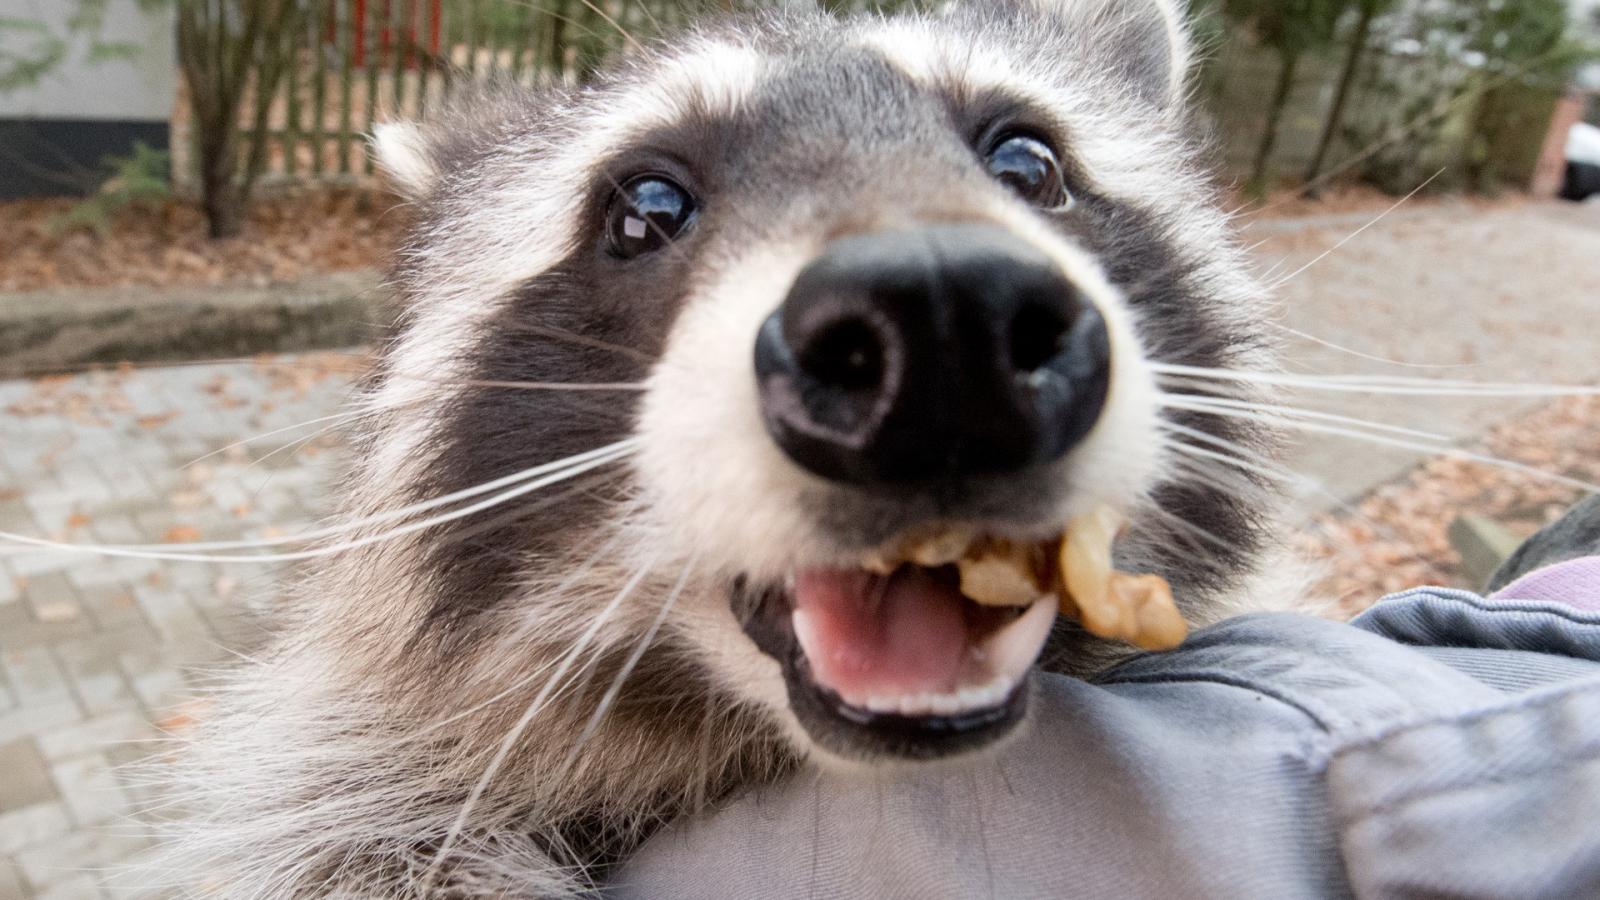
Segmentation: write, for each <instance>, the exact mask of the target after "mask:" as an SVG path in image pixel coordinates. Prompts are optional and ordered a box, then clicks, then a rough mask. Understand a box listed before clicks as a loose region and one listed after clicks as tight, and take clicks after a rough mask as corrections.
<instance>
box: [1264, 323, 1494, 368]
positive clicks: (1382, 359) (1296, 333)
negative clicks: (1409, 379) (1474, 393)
mask: <svg viewBox="0 0 1600 900" xmlns="http://www.w3.org/2000/svg"><path fill="white" fill-rule="evenodd" d="M1266 324H1267V325H1268V326H1270V327H1272V328H1276V329H1277V330H1279V331H1281V332H1283V333H1284V334H1287V335H1290V336H1292V337H1297V338H1299V339H1301V340H1303V341H1310V342H1311V343H1313V344H1317V345H1319V346H1322V347H1327V348H1328V349H1329V350H1336V351H1338V352H1340V353H1345V354H1348V355H1350V356H1354V357H1356V358H1357V359H1364V360H1367V361H1368V362H1377V363H1383V364H1384V365H1388V366H1403V367H1405V368H1408V369H1470V368H1473V367H1474V365H1475V364H1473V363H1417V362H1406V361H1405V360H1403V359H1390V358H1388V357H1387V356H1376V355H1374V354H1371V353H1363V352H1362V351H1360V350H1354V349H1352V348H1350V347H1345V346H1343V345H1341V344H1335V343H1334V342H1333V341H1330V340H1326V339H1324V338H1319V337H1317V336H1316V335H1314V334H1307V333H1306V332H1304V331H1300V330H1298V329H1294V328H1290V327H1289V326H1287V325H1284V324H1282V323H1280V322H1272V321H1268V322H1267V323H1266Z"/></svg>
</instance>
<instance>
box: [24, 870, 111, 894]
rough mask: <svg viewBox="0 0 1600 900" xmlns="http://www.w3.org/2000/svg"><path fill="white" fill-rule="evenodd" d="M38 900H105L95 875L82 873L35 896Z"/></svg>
mask: <svg viewBox="0 0 1600 900" xmlns="http://www.w3.org/2000/svg"><path fill="white" fill-rule="evenodd" d="M35 897H36V900H105V894H104V893H102V892H101V891H100V884H99V882H97V881H95V878H94V876H93V875H90V874H88V873H80V874H77V875H72V876H69V877H68V878H67V879H66V880H65V881H58V882H56V883H55V884H53V885H51V886H50V887H49V888H46V889H45V890H43V891H40V892H39V893H38V894H36V895H35Z"/></svg>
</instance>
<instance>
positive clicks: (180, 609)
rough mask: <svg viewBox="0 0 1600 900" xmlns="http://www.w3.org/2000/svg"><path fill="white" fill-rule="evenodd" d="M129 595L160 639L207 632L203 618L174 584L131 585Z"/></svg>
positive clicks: (208, 629)
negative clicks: (132, 587) (130, 594)
mask: <svg viewBox="0 0 1600 900" xmlns="http://www.w3.org/2000/svg"><path fill="white" fill-rule="evenodd" d="M133 598H134V600H136V601H137V602H138V604H139V607H140V608H141V609H142V610H144V616H145V618H146V619H148V620H149V621H150V625H151V627H153V628H155V630H156V633H157V634H159V635H161V637H162V639H163V640H166V641H179V640H183V639H185V638H191V637H193V636H196V635H204V634H209V633H210V628H209V627H207V625H206V622H205V620H204V619H202V618H200V614H199V613H198V612H196V611H195V608H194V607H193V606H190V605H189V601H188V598H187V597H186V596H185V595H184V593H183V592H182V591H180V590H177V589H176V588H171V587H166V586H162V587H150V586H140V587H136V588H134V589H133Z"/></svg>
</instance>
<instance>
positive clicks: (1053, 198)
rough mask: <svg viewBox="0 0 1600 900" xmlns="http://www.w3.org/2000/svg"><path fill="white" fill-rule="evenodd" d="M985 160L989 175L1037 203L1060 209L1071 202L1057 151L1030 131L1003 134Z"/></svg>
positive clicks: (1018, 194) (1047, 207)
mask: <svg viewBox="0 0 1600 900" xmlns="http://www.w3.org/2000/svg"><path fill="white" fill-rule="evenodd" d="M983 162H984V166H985V167H987V168H988V170H989V174H990V175H993V176H994V177H995V178H996V179H998V180H999V181H1000V182H1001V183H1002V184H1004V185H1006V186H1007V187H1009V188H1011V189H1012V190H1013V191H1016V192H1017V196H1019V197H1021V198H1022V199H1024V200H1026V201H1028V202H1029V203H1032V204H1034V205H1035V206H1042V207H1044V208H1046V209H1059V208H1062V207H1066V206H1070V205H1072V195H1071V194H1070V193H1068V192H1067V186H1066V181H1065V179H1064V178H1062V176H1061V163H1060V161H1059V160H1057V159H1056V154H1055V151H1054V150H1051V149H1050V146H1049V145H1048V144H1046V143H1045V142H1044V141H1041V140H1039V139H1038V138H1036V137H1034V136H1032V135H1030V134H1020V133H1017V132H1011V133H1010V134H1003V135H1001V136H1000V138H999V139H998V140H996V141H995V142H994V144H993V145H992V146H991V148H990V150H989V155H988V156H987V157H985V158H984V161H983Z"/></svg>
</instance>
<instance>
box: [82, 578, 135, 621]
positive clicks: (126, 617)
mask: <svg viewBox="0 0 1600 900" xmlns="http://www.w3.org/2000/svg"><path fill="white" fill-rule="evenodd" d="M78 598H79V600H81V601H82V603H83V607H84V609H86V610H87V611H88V613H89V616H90V617H91V618H92V619H94V622H95V624H96V625H97V626H99V627H100V628H101V629H118V628H139V627H143V628H145V629H146V630H148V627H149V623H147V622H145V619H144V613H143V612H142V611H141V610H140V609H139V603H138V601H136V600H135V599H134V598H133V590H132V588H130V587H128V586H126V585H121V584H100V585H95V586H93V587H87V588H79V589H78Z"/></svg>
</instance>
